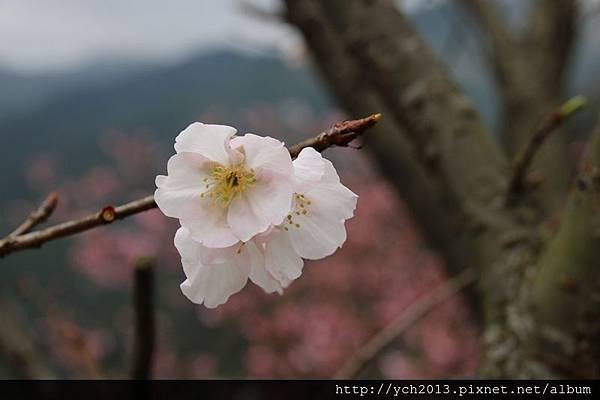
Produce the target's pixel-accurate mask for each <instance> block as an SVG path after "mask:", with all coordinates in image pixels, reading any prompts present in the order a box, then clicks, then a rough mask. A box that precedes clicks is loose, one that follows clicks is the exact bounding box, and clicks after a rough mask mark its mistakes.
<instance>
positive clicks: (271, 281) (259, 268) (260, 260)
mask: <svg viewBox="0 0 600 400" xmlns="http://www.w3.org/2000/svg"><path fill="white" fill-rule="evenodd" d="M242 253H244V255H245V256H246V257H247V258H248V259H249V261H250V276H249V277H250V280H251V281H252V282H253V283H254V284H255V285H257V286H260V287H261V288H262V289H263V290H264V291H265V292H267V293H275V292H277V293H280V294H281V293H282V292H283V288H284V286H283V285H282V284H281V283H280V282H279V281H278V280H277V279H275V277H274V276H273V275H271V274H270V273H269V271H267V269H266V268H265V257H264V254H263V251H262V250H261V248H259V246H257V245H256V244H255V243H254V242H248V243H246V244H245V245H244V250H243V252H242Z"/></svg>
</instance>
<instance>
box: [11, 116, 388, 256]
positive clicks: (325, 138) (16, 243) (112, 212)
mask: <svg viewBox="0 0 600 400" xmlns="http://www.w3.org/2000/svg"><path fill="white" fill-rule="evenodd" d="M379 119H381V114H373V115H370V116H368V117H366V118H361V119H356V120H350V121H344V122H340V123H337V124H335V125H334V126H333V127H332V128H331V129H329V130H328V131H326V132H323V133H321V134H320V135H318V136H315V137H314V138H311V139H308V140H305V141H303V142H300V143H298V144H295V145H293V146H291V147H289V152H290V154H291V155H292V158H294V157H296V156H298V154H299V153H300V151H302V149H304V148H305V147H314V148H315V149H316V150H317V151H323V150H325V149H327V148H328V147H331V146H342V147H346V146H348V145H349V143H350V142H351V141H353V140H354V139H356V138H357V137H358V136H360V135H362V134H363V133H364V132H365V131H366V130H367V129H369V128H371V127H372V126H373V125H375V124H376V123H377V121H379ZM156 207H157V205H156V202H155V201H154V196H153V195H149V196H146V197H144V198H141V199H138V200H134V201H132V202H129V203H126V204H123V205H120V206H117V207H113V206H106V207H104V208H102V209H101V210H100V211H98V212H96V213H94V214H90V215H88V216H85V217H83V218H80V219H75V220H70V221H67V222H63V223H61V224H57V225H53V226H50V227H48V228H46V229H43V230H38V231H34V232H31V233H27V234H24V235H19V236H16V237H11V236H10V235H9V236H8V237H6V238H5V239H3V240H0V257H4V256H6V255H8V254H11V253H14V252H16V251H20V250H25V249H31V248H36V247H40V246H41V245H43V244H44V243H46V242H49V241H52V240H55V239H59V238H62V237H65V236H71V235H74V234H77V233H80V232H83V231H87V230H89V229H92V228H95V227H97V226H101V225H107V224H110V223H112V222H114V221H116V220H120V219H123V218H126V217H129V216H131V215H134V214H138V213H141V212H143V211H147V210H151V209H153V208H156Z"/></svg>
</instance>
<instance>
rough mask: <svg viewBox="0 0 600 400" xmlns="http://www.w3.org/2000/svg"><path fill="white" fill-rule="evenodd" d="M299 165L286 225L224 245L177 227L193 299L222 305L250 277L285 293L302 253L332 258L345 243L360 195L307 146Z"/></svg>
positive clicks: (298, 268)
mask: <svg viewBox="0 0 600 400" xmlns="http://www.w3.org/2000/svg"><path fill="white" fill-rule="evenodd" d="M293 166H294V175H293V179H292V183H293V188H294V197H293V202H292V206H291V207H290V208H289V209H288V213H287V216H286V217H285V219H284V221H283V223H281V224H277V225H273V226H271V227H270V228H269V229H268V230H267V231H265V232H262V233H260V234H258V235H256V236H254V237H253V238H252V239H251V240H249V241H246V242H244V241H239V242H238V243H236V244H234V245H233V246H230V247H227V248H221V249H215V248H208V247H206V246H204V245H202V244H201V243H199V242H198V241H197V240H196V239H195V237H194V236H193V234H192V233H191V232H190V231H189V230H188V229H187V228H186V227H182V228H180V229H179V230H178V231H177V233H176V235H175V246H176V247H177V249H178V250H179V252H180V254H181V258H182V264H183V269H184V272H185V275H186V278H187V279H186V280H185V281H184V282H183V283H182V284H181V289H182V291H183V293H184V294H185V295H186V296H187V297H188V298H189V299H190V300H191V301H193V302H195V303H198V304H202V303H203V304H204V305H205V306H206V307H209V308H213V307H216V306H218V305H220V304H223V303H225V302H226V301H227V299H228V298H229V296H231V295H232V294H234V293H237V292H238V291H240V290H241V289H242V288H243V287H244V286H245V285H246V282H247V280H248V278H250V280H251V281H252V282H254V283H255V284H256V285H258V286H260V287H262V288H263V289H264V290H265V291H266V292H267V293H273V292H279V293H281V292H282V290H283V289H284V288H285V287H287V286H288V285H289V284H290V283H291V282H292V281H293V280H294V279H297V278H298V277H299V276H300V275H301V273H302V267H303V264H304V262H303V260H302V257H303V258H307V259H319V258H323V257H326V256H328V255H330V254H332V253H333V252H335V250H336V249H337V248H338V247H341V245H342V244H343V243H344V242H345V240H346V229H345V226H344V223H345V221H346V220H347V219H348V218H351V217H352V215H353V213H354V208H355V207H356V200H357V196H356V195H355V194H354V193H353V192H352V191H350V190H349V189H348V188H346V187H345V186H343V185H342V184H341V182H340V179H339V177H338V175H337V172H336V171H335V168H334V167H333V165H332V164H331V162H330V161H328V160H326V159H324V158H323V157H322V156H321V154H320V153H318V152H317V151H316V150H314V149H312V148H306V149H304V150H302V152H301V153H300V154H299V156H298V158H297V159H296V160H295V161H294V162H293Z"/></svg>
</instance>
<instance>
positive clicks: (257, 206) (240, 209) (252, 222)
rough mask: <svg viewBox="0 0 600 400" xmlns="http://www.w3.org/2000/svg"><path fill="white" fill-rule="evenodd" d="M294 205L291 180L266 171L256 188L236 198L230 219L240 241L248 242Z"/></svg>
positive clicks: (230, 210)
mask: <svg viewBox="0 0 600 400" xmlns="http://www.w3.org/2000/svg"><path fill="white" fill-rule="evenodd" d="M291 204H292V186H291V184H290V182H289V180H288V179H286V178H283V177H281V176H279V175H275V174H271V173H270V172H268V171H263V173H262V174H261V175H259V177H258V179H257V183H256V185H255V186H254V187H251V188H249V189H247V190H246V192H245V193H243V194H242V195H240V196H237V197H235V198H234V199H233V201H232V202H231V204H230V205H229V213H228V215H227V222H228V223H229V226H230V227H231V230H232V231H233V232H234V234H235V235H236V236H237V237H238V239H239V240H241V241H243V242H247V241H248V240H250V239H251V238H252V237H253V236H254V235H256V234H258V233H261V232H264V231H265V230H267V229H268V228H269V227H270V226H271V225H278V224H280V223H281V222H282V221H283V219H284V218H285V216H286V215H287V214H288V213H289V211H290V208H291Z"/></svg>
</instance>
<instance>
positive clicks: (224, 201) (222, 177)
mask: <svg viewBox="0 0 600 400" xmlns="http://www.w3.org/2000/svg"><path fill="white" fill-rule="evenodd" d="M204 182H208V183H207V184H206V189H208V190H207V191H206V192H205V193H208V195H209V196H210V197H212V198H213V201H214V202H215V203H216V204H218V205H220V206H222V207H227V206H228V205H229V204H230V203H231V201H232V200H233V199H234V198H235V197H236V196H237V195H239V194H242V193H243V192H244V191H245V190H246V189H248V188H249V187H251V186H254V185H255V184H256V174H255V173H254V170H253V169H250V170H247V169H246V168H245V166H244V165H235V166H231V167H225V166H222V165H217V166H216V167H214V168H213V169H212V171H211V172H210V177H208V178H204ZM205 193H202V194H201V195H200V197H204V194H205Z"/></svg>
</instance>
